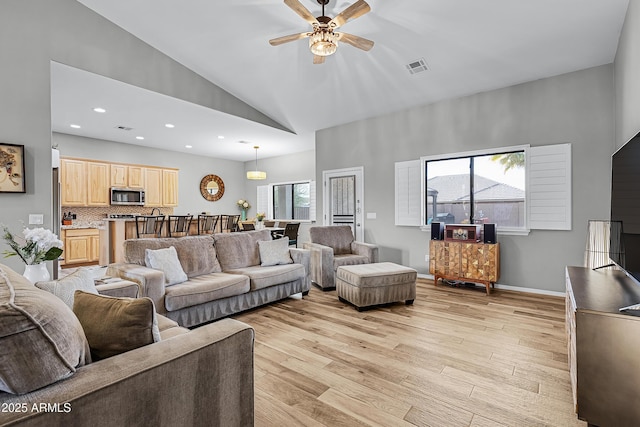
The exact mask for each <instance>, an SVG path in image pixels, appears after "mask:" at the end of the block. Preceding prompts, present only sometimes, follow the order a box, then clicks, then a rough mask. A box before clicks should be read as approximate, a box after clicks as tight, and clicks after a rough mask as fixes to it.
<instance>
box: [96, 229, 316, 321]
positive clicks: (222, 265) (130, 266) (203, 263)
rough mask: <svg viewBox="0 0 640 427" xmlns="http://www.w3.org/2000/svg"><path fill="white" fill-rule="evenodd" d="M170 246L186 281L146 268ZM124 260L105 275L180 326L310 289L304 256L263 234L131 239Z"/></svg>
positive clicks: (164, 266) (305, 253)
mask: <svg viewBox="0 0 640 427" xmlns="http://www.w3.org/2000/svg"><path fill="white" fill-rule="evenodd" d="M171 247H173V248H175V251H176V254H177V258H178V261H179V264H180V266H179V267H180V268H181V269H182V270H183V271H184V274H185V276H186V277H183V279H184V280H182V279H177V280H178V283H174V284H168V283H167V282H168V279H167V278H168V277H172V276H174V273H175V272H174V271H169V270H168V266H167V265H168V263H167V262H162V263H160V264H159V265H157V266H156V268H150V267H148V265H150V264H152V263H151V262H150V260H149V254H150V253H154V252H152V251H157V250H166V249H169V248H171ZM124 258H125V263H121V264H112V265H110V266H109V267H108V269H107V274H109V275H111V276H118V277H121V278H123V279H127V280H131V281H134V282H136V283H138V284H139V286H140V295H141V296H144V297H149V298H151V300H152V301H153V302H154V304H155V306H156V310H157V311H158V313H160V314H163V315H164V316H166V317H168V318H170V319H173V320H175V321H176V322H178V323H179V324H180V325H181V326H184V327H191V326H195V325H199V324H202V323H206V322H209V321H212V320H216V319H220V318H222V317H226V316H229V315H232V314H234V313H237V312H240V311H244V310H248V309H251V308H254V307H257V306H260V305H264V304H267V303H269V302H273V301H277V300H280V299H283V298H286V297H288V296H290V295H294V294H298V293H302V294H303V295H306V294H307V293H308V292H309V288H310V284H311V279H310V276H309V271H310V265H309V262H310V254H309V251H307V250H304V249H297V248H289V247H288V242H287V239H277V240H272V237H271V233H270V232H269V230H258V231H246V232H235V233H216V234H214V235H212V236H210V235H206V236H186V237H179V238H157V239H156V238H150V239H131V240H126V241H125V242H124ZM180 268H178V270H180ZM163 270H164V271H163ZM180 280H182V281H180Z"/></svg>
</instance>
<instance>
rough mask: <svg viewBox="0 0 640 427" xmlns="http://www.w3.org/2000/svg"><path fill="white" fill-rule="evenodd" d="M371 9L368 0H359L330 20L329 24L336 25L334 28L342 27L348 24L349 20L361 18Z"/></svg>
mask: <svg viewBox="0 0 640 427" xmlns="http://www.w3.org/2000/svg"><path fill="white" fill-rule="evenodd" d="M370 10H371V7H370V6H369V4H368V3H367V2H366V1H364V0H358V1H357V2H355V3H354V4H352V5H351V6H349V7H348V8H346V9H345V10H343V11H342V12H340V13H339V14H338V16H336V17H335V18H333V19H332V20H331V21H329V26H332V25H335V27H334V28H338V27H341V26H343V25H344V24H346V22H347V21H348V20H350V19H356V18H359V17H360V16H362V15H364V14H365V13H367V12H369V11H370Z"/></svg>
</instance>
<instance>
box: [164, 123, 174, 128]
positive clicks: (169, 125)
mask: <svg viewBox="0 0 640 427" xmlns="http://www.w3.org/2000/svg"><path fill="white" fill-rule="evenodd" d="M164 127H166V128H169V129H173V128H174V127H176V125H172V124H171V123H167V124H166V125H164Z"/></svg>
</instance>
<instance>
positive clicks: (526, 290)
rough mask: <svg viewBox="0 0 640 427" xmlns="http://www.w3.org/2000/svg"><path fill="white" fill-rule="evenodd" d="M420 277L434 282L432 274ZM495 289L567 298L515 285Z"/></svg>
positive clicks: (420, 274)
mask: <svg viewBox="0 0 640 427" xmlns="http://www.w3.org/2000/svg"><path fill="white" fill-rule="evenodd" d="M418 277H419V278H420V279H430V280H433V275H431V274H422V273H418ZM438 286H440V285H438ZM495 287H496V289H503V290H505V291H514V292H523V293H527V294H537V295H548V296H552V297H562V298H564V297H566V296H567V295H566V293H565V292H558V291H548V290H546V289H535V288H523V287H521V286H513V285H501V284H500V283H496V285H495Z"/></svg>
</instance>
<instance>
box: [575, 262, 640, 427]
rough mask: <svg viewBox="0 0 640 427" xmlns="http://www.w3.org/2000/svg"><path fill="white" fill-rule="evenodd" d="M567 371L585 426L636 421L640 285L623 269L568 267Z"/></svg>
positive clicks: (639, 415) (639, 372)
mask: <svg viewBox="0 0 640 427" xmlns="http://www.w3.org/2000/svg"><path fill="white" fill-rule="evenodd" d="M566 287H567V296H566V304H567V311H566V316H567V319H566V326H567V347H568V354H569V372H570V374H571V387H572V390H573V401H574V404H575V408H576V412H577V414H578V418H580V419H581V420H585V421H587V422H588V423H589V425H595V426H600V427H605V426H637V425H638V420H640V405H638V396H640V317H636V316H633V315H630V314H623V313H620V312H619V310H618V309H619V308H620V307H627V306H629V305H632V304H637V303H640V285H638V284H637V283H636V282H635V281H633V280H632V279H630V278H629V277H627V276H626V275H625V274H624V273H623V272H622V271H609V270H597V271H593V270H591V269H589V268H584V267H567V269H566Z"/></svg>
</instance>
